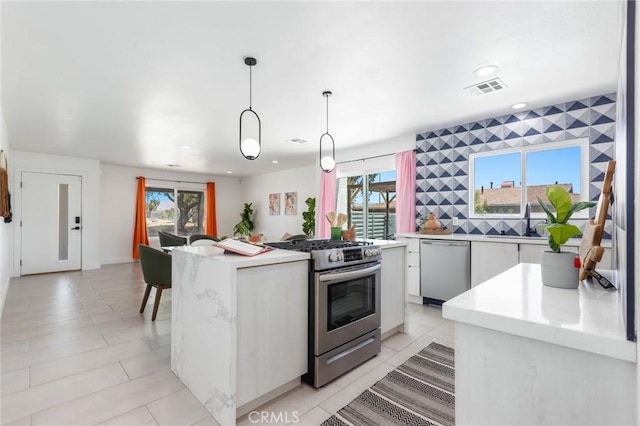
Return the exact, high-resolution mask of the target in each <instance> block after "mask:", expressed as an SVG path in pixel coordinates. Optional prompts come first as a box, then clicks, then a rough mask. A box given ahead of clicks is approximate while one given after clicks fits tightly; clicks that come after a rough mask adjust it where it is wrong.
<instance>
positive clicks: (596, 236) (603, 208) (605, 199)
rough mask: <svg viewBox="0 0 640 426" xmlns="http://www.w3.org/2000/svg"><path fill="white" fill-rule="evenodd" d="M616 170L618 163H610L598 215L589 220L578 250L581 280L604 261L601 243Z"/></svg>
mask: <svg viewBox="0 0 640 426" xmlns="http://www.w3.org/2000/svg"><path fill="white" fill-rule="evenodd" d="M615 169H616V162H615V161H614V160H611V161H609V164H608V165H607V170H606V172H605V174H604V182H603V183H602V190H601V192H600V197H599V198H598V204H597V207H596V215H595V217H594V218H593V219H589V221H588V222H587V224H586V225H585V227H584V230H583V232H582V239H581V240H580V248H579V250H578V256H579V257H580V279H581V280H584V279H586V278H587V277H588V276H589V271H592V270H594V269H595V267H596V263H598V262H599V261H600V260H601V259H602V254H603V253H604V248H603V247H602V246H600V243H601V242H602V231H603V230H604V223H605V221H606V220H607V211H608V209H609V204H610V203H611V184H612V181H613V173H614V172H615Z"/></svg>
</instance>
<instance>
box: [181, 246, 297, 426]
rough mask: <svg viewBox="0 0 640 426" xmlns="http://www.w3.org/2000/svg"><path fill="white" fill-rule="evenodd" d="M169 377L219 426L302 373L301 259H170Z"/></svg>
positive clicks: (210, 253) (207, 249) (202, 250)
mask: <svg viewBox="0 0 640 426" xmlns="http://www.w3.org/2000/svg"><path fill="white" fill-rule="evenodd" d="M172 257H173V259H172V261H173V269H172V281H173V285H172V319H171V328H172V336H171V369H172V371H173V372H174V373H175V374H176V375H177V376H178V377H179V378H180V380H182V382H183V383H184V384H185V385H186V386H187V388H189V390H190V391H191V392H192V393H193V395H194V396H195V397H196V398H197V399H198V400H199V401H200V402H201V403H202V405H203V406H204V407H205V408H206V409H207V410H208V411H209V412H210V413H211V415H212V416H213V417H214V418H215V419H216V420H217V421H218V422H219V423H220V424H223V425H232V424H235V420H236V418H237V417H239V416H241V415H243V414H245V413H247V412H249V411H251V410H252V409H254V408H256V407H257V406H259V405H262V404H263V403H264V402H266V401H268V400H270V399H273V398H275V397H276V396H278V395H280V394H282V393H284V392H286V391H288V390H290V389H292V388H293V387H295V386H297V385H298V384H299V383H300V376H301V375H302V374H304V373H306V371H307V332H308V330H307V301H308V286H307V281H308V259H309V254H308V253H301V252H293V251H286V250H273V251H270V252H267V253H263V254H260V255H257V256H254V257H245V256H240V255H234V254H223V253H222V250H221V249H218V248H215V247H211V246H202V247H180V248H176V249H174V250H173V252H172Z"/></svg>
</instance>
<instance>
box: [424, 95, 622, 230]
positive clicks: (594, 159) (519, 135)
mask: <svg viewBox="0 0 640 426" xmlns="http://www.w3.org/2000/svg"><path fill="white" fill-rule="evenodd" d="M615 101H616V95H615V93H611V94H608V95H602V96H594V97H591V98H586V99H580V100H577V101H571V102H565V103H561V104H558V105H552V106H548V107H544V108H538V109H534V110H529V111H519V112H514V113H513V114H507V115H503V116H500V117H495V118H489V119H486V120H481V121H477V122H472V123H464V124H459V125H455V126H451V127H447V128H444V129H438V130H433V131H427V132H424V133H419V134H417V135H416V231H417V230H418V229H419V228H418V219H419V218H420V217H426V216H427V215H428V214H429V213H434V214H436V215H437V216H438V219H439V220H440V221H441V223H442V224H443V225H444V226H447V227H448V228H452V229H453V232H454V233H458V234H487V235H492V234H500V233H501V231H504V233H505V234H507V235H513V236H517V235H524V233H525V222H524V220H523V219H500V218H491V219H469V218H468V217H467V216H468V213H469V154H470V153H476V152H484V151H491V150H496V149H504V148H514V147H522V146H529V145H534V144H544V143H548V142H554V141H563V140H567V139H576V138H584V137H588V138H589V162H590V166H589V182H590V183H589V199H590V200H592V201H598V196H599V195H600V190H601V188H602V182H603V181H604V170H606V167H607V162H608V161H609V160H612V159H613V152H614V142H613V141H614V133H615V118H616V104H615ZM594 214H595V209H592V210H591V211H590V215H589V216H590V217H593V215H594ZM454 216H457V217H458V225H457V226H452V220H451V219H452V217H454ZM610 216H611V215H609V216H608V219H609V220H607V221H606V225H605V230H604V233H603V236H602V237H603V238H605V239H609V238H611V220H610ZM585 221H586V220H584V219H583V220H579V219H577V220H575V221H572V223H575V224H576V225H578V226H581V225H583V224H584V222H585ZM534 223H535V222H534ZM532 225H533V223H532Z"/></svg>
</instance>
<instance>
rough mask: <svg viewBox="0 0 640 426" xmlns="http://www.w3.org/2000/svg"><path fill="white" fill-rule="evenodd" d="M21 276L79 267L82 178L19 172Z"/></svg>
mask: <svg viewBox="0 0 640 426" xmlns="http://www.w3.org/2000/svg"><path fill="white" fill-rule="evenodd" d="M21 178H22V179H21V183H22V189H21V191H22V193H21V195H22V197H21V199H22V205H21V216H22V218H21V236H22V238H21V243H22V244H21V246H22V253H21V274H23V275H25V274H38V273H43V272H57V271H71V270H76V269H80V268H81V246H82V223H81V205H82V198H81V197H82V192H81V189H82V177H81V176H71V175H58V174H51V173H34V172H22V176H21Z"/></svg>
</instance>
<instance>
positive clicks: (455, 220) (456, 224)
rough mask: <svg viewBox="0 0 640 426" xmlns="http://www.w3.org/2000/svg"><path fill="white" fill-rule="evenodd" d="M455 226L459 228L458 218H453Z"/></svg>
mask: <svg viewBox="0 0 640 426" xmlns="http://www.w3.org/2000/svg"><path fill="white" fill-rule="evenodd" d="M453 226H458V216H454V217H453Z"/></svg>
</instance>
